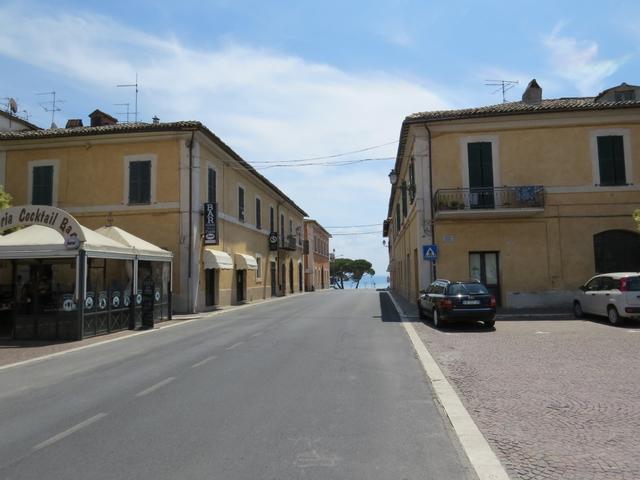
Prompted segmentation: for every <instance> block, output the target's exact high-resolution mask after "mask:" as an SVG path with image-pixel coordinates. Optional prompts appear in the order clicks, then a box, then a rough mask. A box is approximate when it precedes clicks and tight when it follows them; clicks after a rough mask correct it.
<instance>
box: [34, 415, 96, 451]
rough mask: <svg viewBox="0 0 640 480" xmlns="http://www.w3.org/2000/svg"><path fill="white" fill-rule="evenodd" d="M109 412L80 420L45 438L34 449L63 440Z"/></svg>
mask: <svg viewBox="0 0 640 480" xmlns="http://www.w3.org/2000/svg"><path fill="white" fill-rule="evenodd" d="M106 416H107V414H106V413H99V414H97V415H94V416H93V417H91V418H87V419H86V420H84V421H83V422H80V423H79V424H77V425H75V426H73V427H71V428H69V429H67V430H65V431H64V432H61V433H59V434H57V435H54V436H53V437H51V438H50V439H49V440H45V441H44V442H42V443H39V444H38V445H36V446H35V447H33V450H34V451H36V450H41V449H43V448H45V447H48V446H50V445H53V444H54V443H56V442H59V441H60V440H62V439H63V438H66V437H68V436H69V435H71V434H72V433H75V432H77V431H78V430H81V429H83V428H85V427H88V426H89V425H91V424H93V423H96V422H97V421H98V420H100V419H101V418H104V417H106Z"/></svg>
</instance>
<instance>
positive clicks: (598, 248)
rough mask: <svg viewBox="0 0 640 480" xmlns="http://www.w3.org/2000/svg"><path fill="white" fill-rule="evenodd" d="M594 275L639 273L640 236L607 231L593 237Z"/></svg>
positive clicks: (625, 232)
mask: <svg viewBox="0 0 640 480" xmlns="http://www.w3.org/2000/svg"><path fill="white" fill-rule="evenodd" d="M593 253H594V257H595V264H596V273H607V272H638V271H640V234H638V233H636V232H632V231H630V230H607V231H604V232H600V233H596V234H595V235H594V236H593Z"/></svg>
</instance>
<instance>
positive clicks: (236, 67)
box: [0, 0, 640, 273]
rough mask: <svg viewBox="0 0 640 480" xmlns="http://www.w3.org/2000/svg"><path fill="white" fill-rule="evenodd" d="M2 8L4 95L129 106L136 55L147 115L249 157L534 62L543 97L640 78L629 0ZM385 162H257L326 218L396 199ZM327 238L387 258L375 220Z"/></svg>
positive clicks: (377, 124)
mask: <svg viewBox="0 0 640 480" xmlns="http://www.w3.org/2000/svg"><path fill="white" fill-rule="evenodd" d="M0 24H2V25H3V28H2V29H1V30H0V71H1V72H2V75H0V78H1V80H0V97H9V96H11V97H15V98H16V99H17V100H18V102H19V105H20V110H27V111H28V112H29V114H30V120H31V121H33V122H35V123H36V124H38V125H41V126H47V125H48V124H49V123H50V116H49V115H48V114H47V113H46V112H44V111H43V109H42V108H41V107H40V106H39V105H38V102H41V101H43V97H38V96H36V95H35V94H36V93H38V92H46V91H52V90H55V91H56V92H57V94H58V97H59V98H62V99H64V100H65V102H64V103H63V104H62V111H61V112H59V113H58V114H57V117H56V123H58V124H59V125H64V123H65V122H66V119H67V118H83V119H84V120H85V122H86V121H87V114H88V113H90V112H91V111H93V110H94V109H95V108H100V109H102V110H105V111H107V112H110V113H112V114H116V113H118V112H123V111H124V108H125V107H119V106H115V104H117V103H126V102H130V103H131V110H133V94H132V92H131V91H128V90H126V89H118V88H116V87H115V85H116V84H119V83H130V82H132V81H133V80H134V78H135V75H136V73H138V74H139V78H140V85H141V94H140V99H139V111H140V117H141V119H142V120H144V121H150V119H151V117H152V116H153V115H158V116H159V117H160V118H161V120H162V121H174V120H185V119H192V120H200V121H202V122H203V123H205V124H206V125H207V126H208V127H209V128H211V129H212V130H213V131H214V132H216V133H217V134H218V135H219V136H220V137H221V138H222V139H223V140H224V141H225V142H227V143H228V144H229V145H230V146H231V147H232V148H234V149H235V150H236V151H237V152H238V153H240V154H241V155H242V156H243V157H244V158H246V159H247V160H248V161H250V162H258V161H265V160H286V159H297V158H307V157H316V156H322V155H332V154H336V153H341V152H347V151H352V150H357V149H361V148H364V147H368V146H373V145H380V144H386V143H389V142H394V141H396V140H397V138H398V133H399V129H400V124H401V122H402V119H403V118H404V117H405V116H406V115H408V114H410V113H413V112H418V111H425V110H435V109H442V108H463V107H469V106H481V105H488V104H493V103H499V102H500V101H501V100H502V99H501V96H500V95H499V94H493V93H492V92H493V91H494V89H492V88H490V87H487V86H485V84H484V83H485V80H486V79H507V80H517V81H519V82H520V83H519V85H517V86H516V87H515V88H514V89H513V90H511V91H510V92H508V94H507V98H508V99H509V100H517V99H519V97H520V95H521V94H522V90H523V88H524V86H525V85H526V83H527V82H528V81H529V80H530V79H531V78H534V77H535V78H537V79H538V82H539V83H540V84H541V86H542V87H543V96H544V97H545V98H556V97H561V96H588V95H594V94H597V93H598V92H599V91H601V90H602V89H604V88H607V87H609V86H613V85H617V84H619V83H621V82H623V81H625V82H627V83H635V84H638V83H639V82H640V72H639V70H638V55H639V53H640V4H638V3H637V2H634V1H607V2H595V1H580V2H578V1H557V0H556V1H553V2H551V1H536V2H521V1H514V2H504V1H492V0H486V1H483V2H471V1H456V0H451V1H446V2H444V1H437V2H436V1H426V0H424V1H417V0H415V1H399V0H397V1H385V2H383V1H350V2H348V1H341V2H338V1H333V0H331V1H328V0H325V1H322V2H305V1H299V2H291V1H289V2H285V1H269V2H264V1H261V2H257V1H241V0H236V1H230V0H212V1H206V2H205V1H188V0H183V1H180V2H162V1H157V0H156V1H147V0H143V1H136V2H131V1H128V2H125V1H120V0H112V1H108V2H105V1H102V2H87V1H84V2H76V1H68V0H58V1H56V2H55V3H54V2H29V1H21V2H11V1H9V2H0ZM117 116H118V117H119V118H120V119H121V120H125V116H124V115H117ZM396 148H397V145H395V144H391V145H387V146H385V147H381V148H377V149H373V150H370V151H367V152H364V153H360V154H354V155H351V156H348V157H345V158H365V157H373V158H385V157H393V156H394V155H395V151H396ZM392 166H393V160H381V161H375V162H365V163H362V164H358V165H353V166H347V167H344V166H343V167H320V166H316V167H307V168H296V169H275V168H274V169H269V170H263V171H262V173H263V174H265V175H266V176H267V177H268V178H270V179H271V180H272V181H274V182H276V183H277V184H278V185H279V186H281V187H282V189H283V190H284V191H285V192H287V193H288V194H289V195H290V196H291V197H292V198H293V199H294V200H295V201H296V202H297V203H298V204H299V205H300V206H301V207H302V208H304V209H305V210H306V211H307V212H308V213H309V214H310V215H311V216H312V217H314V218H316V219H318V220H319V221H320V222H321V223H322V224H324V225H326V226H344V225H368V224H375V223H381V221H382V219H384V218H385V216H386V213H387V212H386V208H387V202H388V193H389V184H388V179H387V174H388V172H389V170H390V169H391V168H392ZM378 228H379V227H372V228H354V229H331V230H332V231H334V232H358V231H360V232H362V231H366V232H370V231H374V230H376V229H378ZM333 246H334V247H335V248H336V253H337V254H343V255H345V256H350V257H364V258H368V259H371V260H373V263H374V268H375V269H376V270H377V271H378V273H383V272H384V270H385V268H386V264H387V262H386V249H385V248H384V247H383V246H382V238H381V236H379V235H354V236H336V237H335V238H334V241H333Z"/></svg>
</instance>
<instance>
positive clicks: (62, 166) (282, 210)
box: [0, 110, 306, 312]
mask: <svg viewBox="0 0 640 480" xmlns="http://www.w3.org/2000/svg"><path fill="white" fill-rule="evenodd" d="M90 117H91V126H82V122H81V121H79V120H75V121H70V122H69V123H68V125H67V127H68V128H60V129H47V130H24V131H4V132H0V184H2V185H4V186H5V190H6V191H7V192H9V193H10V194H11V195H12V196H13V202H14V204H18V205H28V204H42V205H52V206H55V207H58V208H61V209H63V210H65V211H67V212H69V213H71V214H72V215H73V216H74V217H75V218H76V219H77V220H78V221H79V222H80V223H81V224H83V225H85V226H87V227H89V228H91V229H95V228H98V227H101V226H104V225H115V226H118V227H121V228H122V229H124V230H126V231H128V232H131V233H132V234H134V235H136V236H138V237H140V238H143V239H145V240H147V241H149V242H151V243H153V244H155V245H158V246H161V247H162V248H165V249H167V250H169V251H171V252H172V253H173V255H174V256H173V265H174V268H173V279H172V298H173V310H174V311H175V312H196V311H203V310H208V309H212V308H216V307H217V306H222V305H229V304H236V303H242V302H245V301H252V300H257V299H264V298H268V297H271V296H279V295H285V294H289V293H294V292H301V291H303V290H304V275H303V264H302V245H303V243H302V240H303V219H304V217H305V216H306V213H305V212H304V211H303V210H302V209H301V208H300V207H299V206H298V205H296V204H295V202H293V201H292V200H291V199H290V198H289V197H288V196H287V195H286V194H285V193H283V192H282V191H281V190H280V189H279V188H278V187H276V186H275V185H274V184H273V183H271V182H270V181H269V180H267V179H266V178H265V177H264V176H262V175H261V174H260V173H258V172H257V171H256V170H255V169H254V168H253V167H251V166H250V165H249V164H248V163H247V162H246V161H245V160H243V159H242V158H241V157H240V156H239V155H238V154H236V153H235V152H234V151H233V150H232V149H231V148H230V147H228V146H227V145H226V144H225V143H224V142H222V141H221V140H220V139H219V138H218V137H217V136H216V135H215V134H214V133H212V132H211V131H210V130H209V129H207V128H206V127H205V126H204V125H202V124H201V123H200V122H194V121H189V122H173V123H160V122H159V121H155V122H154V123H152V124H146V123H129V124H117V122H116V120H115V119H114V118H113V117H111V116H109V115H107V114H105V113H103V112H100V111H99V110H96V111H95V112H93V113H92V114H91V115H90ZM205 204H209V211H208V212H207V213H208V214H207V215H205V206H206V205H205ZM205 222H207V224H208V225H207V235H206V239H205ZM271 232H275V233H276V234H277V239H274V240H276V241H275V242H274V243H273V245H272V246H270V244H269V237H270V233H271Z"/></svg>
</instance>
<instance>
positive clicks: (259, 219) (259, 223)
mask: <svg viewBox="0 0 640 480" xmlns="http://www.w3.org/2000/svg"><path fill="white" fill-rule="evenodd" d="M256 228H257V229H258V230H262V207H261V205H260V199H259V198H258V197H256Z"/></svg>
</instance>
